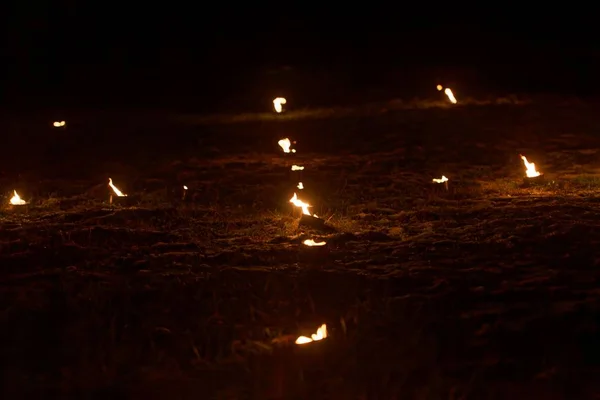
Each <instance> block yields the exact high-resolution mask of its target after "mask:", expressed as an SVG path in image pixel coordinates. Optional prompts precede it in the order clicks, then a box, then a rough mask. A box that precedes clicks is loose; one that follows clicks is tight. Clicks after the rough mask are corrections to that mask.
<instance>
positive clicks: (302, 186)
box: [297, 182, 304, 190]
mask: <svg viewBox="0 0 600 400" xmlns="http://www.w3.org/2000/svg"><path fill="white" fill-rule="evenodd" d="M297 187H298V189H300V190H302V189H304V185H303V184H302V182H298V186H297Z"/></svg>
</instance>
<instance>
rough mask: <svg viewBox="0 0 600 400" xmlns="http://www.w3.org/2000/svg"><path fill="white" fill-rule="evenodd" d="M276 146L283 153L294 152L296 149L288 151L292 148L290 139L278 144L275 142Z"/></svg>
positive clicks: (282, 140)
mask: <svg viewBox="0 0 600 400" xmlns="http://www.w3.org/2000/svg"><path fill="white" fill-rule="evenodd" d="M277 144H278V145H279V147H281V148H282V149H283V152H284V153H289V152H292V153H295V152H296V149H290V147H291V146H292V142H290V139H288V138H285V139H281V140H280V141H279V142H277Z"/></svg>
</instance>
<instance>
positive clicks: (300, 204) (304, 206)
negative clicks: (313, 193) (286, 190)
mask: <svg viewBox="0 0 600 400" xmlns="http://www.w3.org/2000/svg"><path fill="white" fill-rule="evenodd" d="M290 203H292V204H293V205H294V206H296V207H299V208H301V209H302V214H304V215H310V211H308V207H312V206H311V205H310V204H308V203H305V202H303V201H302V200H300V199H298V195H296V193H294V196H292V198H291V199H290Z"/></svg>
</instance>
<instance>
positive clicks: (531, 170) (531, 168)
mask: <svg viewBox="0 0 600 400" xmlns="http://www.w3.org/2000/svg"><path fill="white" fill-rule="evenodd" d="M521 160H523V164H525V175H526V176H527V177H528V178H536V177H538V176H540V175H541V173H540V172H539V171H538V170H536V168H535V164H534V163H530V162H529V161H527V157H525V156H524V155H522V154H521Z"/></svg>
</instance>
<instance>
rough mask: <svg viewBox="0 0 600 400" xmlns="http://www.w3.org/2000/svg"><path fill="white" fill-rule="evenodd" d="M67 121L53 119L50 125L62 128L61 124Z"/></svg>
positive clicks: (63, 124)
mask: <svg viewBox="0 0 600 400" xmlns="http://www.w3.org/2000/svg"><path fill="white" fill-rule="evenodd" d="M66 124H67V123H66V122H65V121H54V122H53V123H52V126H53V127H55V128H62V127H63V126H65V125H66Z"/></svg>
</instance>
